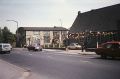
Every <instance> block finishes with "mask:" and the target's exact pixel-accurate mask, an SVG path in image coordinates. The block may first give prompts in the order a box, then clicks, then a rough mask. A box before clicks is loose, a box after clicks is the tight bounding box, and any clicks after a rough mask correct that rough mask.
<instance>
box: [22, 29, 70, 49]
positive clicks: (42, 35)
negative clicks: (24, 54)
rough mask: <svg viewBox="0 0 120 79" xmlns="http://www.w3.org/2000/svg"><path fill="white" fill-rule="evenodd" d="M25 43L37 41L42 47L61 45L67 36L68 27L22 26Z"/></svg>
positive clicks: (29, 43)
mask: <svg viewBox="0 0 120 79" xmlns="http://www.w3.org/2000/svg"><path fill="white" fill-rule="evenodd" d="M24 30H25V31H26V32H25V33H26V45H31V44H33V43H38V44H40V45H42V46H44V47H56V46H57V47H61V46H63V40H64V39H65V38H66V37H67V36H68V29H66V28H63V27H24Z"/></svg>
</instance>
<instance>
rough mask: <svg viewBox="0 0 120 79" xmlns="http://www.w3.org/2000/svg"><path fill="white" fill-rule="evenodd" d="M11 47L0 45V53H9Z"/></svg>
mask: <svg viewBox="0 0 120 79" xmlns="http://www.w3.org/2000/svg"><path fill="white" fill-rule="evenodd" d="M11 50H12V46H11V44H9V43H0V53H10V51H11Z"/></svg>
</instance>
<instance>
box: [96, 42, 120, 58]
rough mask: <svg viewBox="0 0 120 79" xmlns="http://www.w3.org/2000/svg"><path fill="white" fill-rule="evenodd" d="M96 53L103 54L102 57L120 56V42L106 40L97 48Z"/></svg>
mask: <svg viewBox="0 0 120 79" xmlns="http://www.w3.org/2000/svg"><path fill="white" fill-rule="evenodd" d="M95 53H96V54H98V55H101V57H102V58H106V57H107V56H110V57H113V58H114V57H120V42H115V41H112V42H106V43H103V44H101V45H100V46H99V47H98V48H96V49H95Z"/></svg>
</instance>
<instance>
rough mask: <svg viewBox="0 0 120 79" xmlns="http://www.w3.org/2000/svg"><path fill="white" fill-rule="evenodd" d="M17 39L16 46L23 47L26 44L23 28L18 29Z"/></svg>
mask: <svg viewBox="0 0 120 79" xmlns="http://www.w3.org/2000/svg"><path fill="white" fill-rule="evenodd" d="M17 39H18V46H19V47H23V46H24V45H25V42H26V33H25V30H24V28H23V27H20V28H19V29H18V36H17Z"/></svg>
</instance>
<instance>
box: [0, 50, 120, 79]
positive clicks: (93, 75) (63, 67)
mask: <svg viewBox="0 0 120 79" xmlns="http://www.w3.org/2000/svg"><path fill="white" fill-rule="evenodd" d="M57 52H59V51H47V50H43V51H42V52H33V51H30V52H29V51H27V50H22V51H21V50H13V51H12V52H11V54H2V55H0V59H2V60H4V61H7V62H9V63H11V64H14V65H16V66H19V67H21V68H24V69H27V70H30V71H31V72H32V73H37V74H39V76H40V77H41V78H40V79H120V75H119V74H120V60H119V59H116V60H112V59H107V60H105V59H100V58H99V56H97V55H79V54H78V55H69V54H59V53H57Z"/></svg>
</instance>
